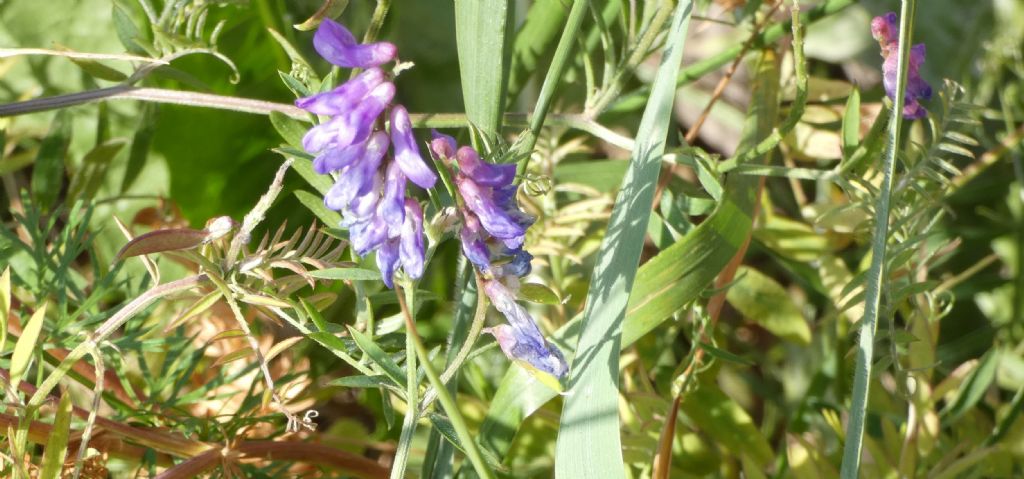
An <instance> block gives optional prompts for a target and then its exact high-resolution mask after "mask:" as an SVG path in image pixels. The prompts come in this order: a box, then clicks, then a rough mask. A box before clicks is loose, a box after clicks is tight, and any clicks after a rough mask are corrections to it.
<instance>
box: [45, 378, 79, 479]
mask: <svg viewBox="0 0 1024 479" xmlns="http://www.w3.org/2000/svg"><path fill="white" fill-rule="evenodd" d="M71 409H72V404H71V394H69V393H68V392H67V391H64V394H61V395H60V405H59V406H58V407H57V417H56V418H55V419H54V420H53V429H51V432H50V437H49V438H48V439H47V440H46V449H45V450H44V451H43V465H42V472H40V473H39V479H57V478H59V477H60V473H61V470H63V469H64V456H66V455H67V452H68V437H69V436H70V435H71Z"/></svg>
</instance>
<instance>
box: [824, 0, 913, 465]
mask: <svg viewBox="0 0 1024 479" xmlns="http://www.w3.org/2000/svg"><path fill="white" fill-rule="evenodd" d="M916 6H917V2H916V1H915V0H903V7H902V9H901V12H900V44H899V55H900V67H899V70H897V73H896V98H895V99H894V100H893V106H892V116H891V118H890V120H889V138H888V140H887V144H888V147H887V148H886V150H885V155H884V156H883V157H882V165H881V167H882V175H883V176H882V184H881V185H879V193H878V199H877V203H876V205H875V225H874V226H875V227H874V234H873V235H872V240H871V267H870V268H868V274H867V286H866V288H865V293H864V319H862V320H861V323H860V339H859V341H858V347H857V363H856V366H855V368H856V369H855V370H854V376H853V397H852V398H851V400H850V422H849V424H848V425H847V428H846V443H845V445H844V447H843V463H842V467H841V469H840V471H839V474H840V477H842V478H843V479H856V478H857V477H858V471H859V469H860V456H861V450H862V448H863V444H864V421H865V419H866V416H867V406H868V389H869V388H870V384H869V381H870V379H871V363H872V359H873V356H874V349H875V330H876V328H877V325H878V314H879V306H880V303H881V296H882V282H883V281H885V275H886V271H885V259H886V248H887V246H888V237H889V202H890V199H891V197H892V183H893V180H892V177H893V173H894V170H895V167H896V155H897V153H898V151H899V147H900V128H901V126H902V125H903V115H902V112H903V102H904V97H905V95H906V91H907V66H908V64H909V60H910V37H911V33H913V29H914V10H915V9H916Z"/></svg>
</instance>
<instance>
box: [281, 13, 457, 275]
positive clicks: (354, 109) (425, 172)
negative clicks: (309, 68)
mask: <svg viewBox="0 0 1024 479" xmlns="http://www.w3.org/2000/svg"><path fill="white" fill-rule="evenodd" d="M313 47H314V48H315V49H316V51H317V52H318V53H319V54H320V56H322V57H323V58H324V59H325V60H327V61H328V62H331V63H332V64H334V65H337V66H339V67H344V68H363V69H365V71H363V72H362V73H360V74H358V75H356V76H355V77H354V78H352V79H351V80H349V81H347V82H345V83H344V84H342V85H340V86H338V87H337V88H335V89H333V90H331V91H327V92H323V93H318V94H316V95H313V96H309V97H306V98H300V99H298V100H297V101H296V102H295V105H296V106H298V107H299V108H302V109H303V110H306V111H308V112H310V113H313V114H316V115H324V116H327V117H328V119H327V120H326V121H324V122H322V123H320V124H319V125H316V126H314V127H313V128H311V129H310V130H309V131H308V132H307V133H306V135H305V136H304V137H303V139H302V146H303V148H304V149H305V150H306V151H308V152H309V153H311V154H313V155H315V158H314V159H313V169H314V170H315V171H316V172H317V173H319V174H336V179H335V183H334V186H332V187H331V189H330V190H329V191H328V192H327V194H326V195H325V196H324V205H326V206H327V207H328V208H330V209H332V210H336V211H340V212H341V213H342V217H343V218H344V219H343V220H342V223H341V226H344V227H347V228H348V230H349V241H350V242H351V245H352V248H353V250H354V251H355V252H356V254H358V255H360V256H365V255H367V254H369V253H370V252H373V251H376V252H377V266H378V268H380V272H381V276H382V278H383V280H384V284H386V285H387V286H388V287H389V288H390V287H393V285H394V283H393V281H394V274H395V272H396V271H397V270H398V269H399V268H402V270H403V271H404V272H405V274H406V275H408V276H409V277H410V278H419V277H420V276H421V275H422V274H423V261H424V249H423V210H422V208H420V205H419V203H417V202H416V200H415V199H412V198H409V197H407V196H406V181H407V180H408V181H412V182H413V183H415V184H416V185H418V186H420V187H422V188H431V187H433V186H434V183H435V182H436V181H437V175H436V174H435V173H434V172H433V171H431V170H430V168H429V167H428V166H427V164H426V163H425V162H424V161H423V158H422V157H421V156H420V153H419V149H418V148H417V146H416V139H415V137H414V136H413V132H412V123H411V122H410V121H409V113H408V112H407V111H406V110H405V108H404V107H403V106H401V105H396V104H394V103H393V102H392V101H393V100H394V97H395V85H394V83H392V82H391V77H390V76H389V74H387V73H386V72H384V71H383V70H382V69H380V68H379V67H380V66H381V65H384V64H386V63H389V62H391V61H394V60H395V58H396V55H397V52H398V51H397V49H396V48H395V46H394V45H393V44H391V43H387V42H379V43H368V44H360V43H358V42H357V41H356V39H355V37H354V36H353V35H352V33H351V32H349V31H348V29H346V28H345V27H344V26H342V25H341V24H339V23H337V22H334V21H332V20H330V19H327V20H324V21H323V23H321V24H320V27H319V28H318V29H317V31H316V34H315V35H314V37H313ZM384 119H390V123H389V128H388V131H387V132H385V131H384V128H383V126H382V125H383V120H384ZM389 148H390V149H391V150H392V153H391V154H390V155H389V154H388V150H389Z"/></svg>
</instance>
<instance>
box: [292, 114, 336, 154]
mask: <svg viewBox="0 0 1024 479" xmlns="http://www.w3.org/2000/svg"><path fill="white" fill-rule="evenodd" d="M344 121H345V118H344V117H340V116H338V117H334V118H331V119H330V120H327V121H325V122H323V123H321V124H319V125H317V126H314V127H313V128H310V129H309V131H307V132H306V134H305V136H303V137H302V148H303V149H304V150H306V151H308V152H310V153H318V152H321V151H324V150H325V149H327V148H330V147H335V146H336V145H337V143H338V129H339V128H341V127H342V126H343V123H344ZM343 146H344V145H343Z"/></svg>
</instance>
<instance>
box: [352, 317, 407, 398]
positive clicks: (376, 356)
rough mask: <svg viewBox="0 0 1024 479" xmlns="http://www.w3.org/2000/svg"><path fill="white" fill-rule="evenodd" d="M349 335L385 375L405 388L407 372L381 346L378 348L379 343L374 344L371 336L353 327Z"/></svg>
mask: <svg viewBox="0 0 1024 479" xmlns="http://www.w3.org/2000/svg"><path fill="white" fill-rule="evenodd" d="M348 334H349V335H350V336H352V339H353V340H355V342H356V346H358V347H359V349H361V350H362V351H363V352H364V353H366V355H367V356H368V357H369V358H370V360H371V361H373V362H374V363H376V364H377V365H378V366H380V369H381V370H382V371H383V372H384V374H385V375H387V377H389V378H391V380H392V381H394V382H395V384H398V385H399V386H401V387H403V388H404V387H405V385H406V380H405V370H404V369H402V368H401V367H400V366H399V365H398V364H397V363H395V361H394V360H393V359H391V356H388V354H387V353H385V352H384V350H383V349H381V348H380V346H377V343H375V342H373V339H370V337H369V336H367V335H365V334H363V333H361V332H359V331H358V330H356V329H355V328H353V327H351V326H349V327H348Z"/></svg>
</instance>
